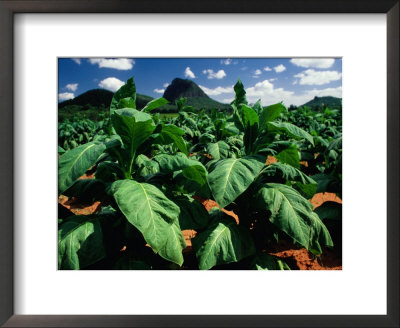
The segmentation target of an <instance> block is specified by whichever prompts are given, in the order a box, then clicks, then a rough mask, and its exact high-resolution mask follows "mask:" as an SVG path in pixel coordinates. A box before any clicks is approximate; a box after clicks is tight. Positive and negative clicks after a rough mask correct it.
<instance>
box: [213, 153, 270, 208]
mask: <svg viewBox="0 0 400 328" xmlns="http://www.w3.org/2000/svg"><path fill="white" fill-rule="evenodd" d="M264 163H265V157H263V156H245V157H242V158H229V159H223V160H220V161H219V162H218V163H217V164H216V166H215V168H214V170H213V171H212V172H211V173H210V174H209V175H208V183H209V185H210V188H211V192H212V194H213V196H214V199H215V201H216V202H217V203H218V204H219V206H220V207H221V208H222V207H225V206H226V205H229V204H230V203H231V202H233V201H234V200H235V199H236V198H237V197H238V196H239V195H240V194H241V193H243V192H244V191H245V190H246V189H247V188H248V187H249V186H250V184H251V183H252V182H253V181H254V179H255V178H256V176H257V175H258V173H259V172H260V171H261V169H262V168H263V167H264Z"/></svg>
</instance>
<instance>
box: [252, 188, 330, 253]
mask: <svg viewBox="0 0 400 328" xmlns="http://www.w3.org/2000/svg"><path fill="white" fill-rule="evenodd" d="M255 205H256V207H257V208H259V209H268V210H269V211H270V212H271V216H270V218H269V219H270V221H271V222H272V223H273V224H274V225H275V226H277V227H278V228H279V229H281V230H282V231H284V232H285V233H286V234H287V235H289V236H290V237H291V238H293V240H295V241H296V242H298V243H299V244H300V245H302V246H304V247H305V248H307V249H308V250H310V251H312V252H313V253H316V254H320V253H322V247H323V246H333V243H332V239H331V237H330V235H329V232H328V229H327V228H326V227H325V225H324V224H323V223H322V221H321V220H320V219H319V217H318V215H317V214H316V213H314V212H313V207H312V205H311V203H310V202H309V201H308V200H307V199H305V198H303V197H302V196H301V195H300V194H299V193H298V192H297V191H296V190H295V189H293V188H292V187H289V186H286V185H284V184H277V183H267V184H265V185H264V187H262V188H261V189H260V190H259V191H258V193H257V195H256V204H255Z"/></svg>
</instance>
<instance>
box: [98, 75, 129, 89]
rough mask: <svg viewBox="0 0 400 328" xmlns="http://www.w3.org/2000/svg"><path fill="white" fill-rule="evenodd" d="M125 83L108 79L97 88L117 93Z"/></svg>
mask: <svg viewBox="0 0 400 328" xmlns="http://www.w3.org/2000/svg"><path fill="white" fill-rule="evenodd" d="M124 84H125V82H122V81H121V80H118V79H117V78H116V77H108V78H106V79H104V80H102V81H100V83H99V87H100V88H103V89H107V90H110V91H112V92H115V91H117V90H118V89H119V88H120V87H122V86H123V85H124Z"/></svg>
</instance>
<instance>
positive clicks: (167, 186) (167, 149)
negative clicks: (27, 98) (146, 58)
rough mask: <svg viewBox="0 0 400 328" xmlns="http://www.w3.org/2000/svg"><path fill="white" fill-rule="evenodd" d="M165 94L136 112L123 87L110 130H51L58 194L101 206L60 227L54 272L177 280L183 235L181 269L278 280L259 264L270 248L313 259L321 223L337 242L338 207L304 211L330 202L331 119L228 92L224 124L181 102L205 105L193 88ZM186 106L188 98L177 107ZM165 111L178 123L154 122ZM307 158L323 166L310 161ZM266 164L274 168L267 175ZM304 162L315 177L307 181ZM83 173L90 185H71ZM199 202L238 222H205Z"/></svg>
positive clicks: (334, 169) (336, 144)
mask: <svg viewBox="0 0 400 328" xmlns="http://www.w3.org/2000/svg"><path fill="white" fill-rule="evenodd" d="M182 81H183V80H182ZM175 84H178V85H179V88H181V89H179V88H172V89H171V88H170V87H171V86H169V87H168V88H169V89H170V91H169V92H166V94H165V95H164V98H159V99H152V98H150V99H148V101H147V103H143V104H140V106H139V104H138V99H139V96H138V95H137V94H136V85H135V83H134V81H133V78H132V79H129V80H128V81H127V83H126V84H125V85H124V86H123V87H121V89H120V90H118V91H117V92H116V93H115V94H114V95H113V97H112V99H111V100H110V107H109V112H108V115H109V118H106V117H105V118H103V119H102V120H100V121H99V122H93V121H90V120H76V121H73V122H64V123H60V124H59V148H58V154H59V156H60V157H59V181H58V184H59V194H62V195H65V196H68V197H75V198H76V199H79V200H80V201H85V202H93V201H94V200H100V201H101V202H102V204H106V205H108V206H107V207H103V209H102V211H101V212H100V213H98V214H95V215H89V216H78V215H72V216H70V217H67V218H65V216H64V215H63V216H62V217H60V219H62V220H60V221H59V248H58V251H59V268H60V269H94V268H97V269H99V268H100V269H118V270H147V269H171V268H174V269H176V268H179V267H182V266H185V265H187V264H186V258H185V256H184V252H183V250H184V249H185V247H186V242H185V240H184V238H183V234H182V230H186V229H189V230H195V231H196V232H197V234H196V236H195V237H194V238H193V239H192V246H193V251H194V253H195V257H196V259H192V260H193V261H195V267H198V268H199V269H204V270H207V269H220V268H243V269H255V270H287V269H289V266H288V265H287V264H286V263H284V262H283V261H282V260H280V259H278V258H276V257H273V256H271V255H269V254H267V253H265V251H264V250H265V245H266V243H267V242H270V241H271V236H279V238H284V239H287V240H288V241H292V242H294V243H296V244H299V245H301V246H302V247H305V248H306V249H308V250H309V251H310V252H312V253H313V254H316V255H318V254H321V252H323V250H324V248H325V247H332V246H333V242H332V238H331V236H330V231H331V230H330V228H327V227H326V226H325V224H324V223H325V222H328V223H329V227H332V229H333V230H332V232H333V233H336V232H337V231H338V229H337V225H335V224H331V223H332V222H338V221H339V220H341V217H340V218H339V213H341V207H335V206H331V207H329V208H328V207H326V206H325V207H320V208H319V209H318V210H317V211H313V208H312V206H311V204H310V202H309V201H308V199H310V198H311V197H312V196H313V195H314V194H315V193H316V192H318V191H327V190H336V192H337V193H338V194H339V195H340V192H341V128H339V127H338V126H337V124H335V122H334V120H335V119H336V115H337V112H335V111H333V110H332V111H331V110H329V109H325V111H324V113H322V114H321V113H319V114H321V115H318V113H314V112H313V111H312V110H311V109H308V108H298V109H297V108H296V109H292V110H291V111H289V112H288V111H287V110H286V108H285V106H284V105H283V104H282V103H277V104H273V105H271V106H267V107H263V106H262V105H261V101H257V102H256V103H255V104H254V105H251V104H249V103H248V101H247V99H246V91H245V88H244V86H243V84H242V83H241V82H240V81H238V83H237V84H236V85H235V86H234V91H235V99H234V101H233V102H232V104H231V108H230V111H231V113H232V114H230V115H227V114H226V112H221V111H219V110H217V109H214V110H211V111H204V110H201V109H202V108H203V107H201V106H198V107H196V106H192V105H191V103H190V101H189V99H195V98H196V96H198V98H201V99H203V100H206V99H209V98H208V97H203V96H202V90H201V89H200V91H201V92H200V91H199V90H198V89H196V88H195V87H194V84H192V83H188V82H181V81H176V83H175ZM175 87H176V86H175ZM185 88H186V89H185ZM171 90H172V91H171ZM167 91H168V89H167ZM178 91H179V92H178ZM175 93H176V94H175ZM189 94H191V96H195V97H191V98H189V99H185V98H182V96H185V95H189ZM171 95H172V96H174V97H175V98H174V97H172V96H171ZM170 96H171V97H170ZM167 99H168V101H170V102H172V103H175V105H170V104H166V102H167ZM160 106H161V107H160ZM165 106H175V108H176V109H177V114H175V115H173V116H171V115H169V116H165V115H159V114H155V113H154V112H155V111H158V110H162V108H163V107H165ZM215 108H217V107H215ZM307 115H311V116H312V117H313V118H312V119H311V120H309V119H308V118H307ZM296 120H298V122H299V125H298V124H297V123H296ZM317 124H320V126H317ZM322 124H324V126H322ZM318 128H320V129H318ZM96 133H97V135H96ZM317 153H318V156H322V158H323V161H319V162H318V161H315V159H316V157H315V154H317ZM268 156H275V158H276V159H277V161H278V162H276V163H272V164H266V163H268V162H266V159H267V157H268ZM304 161H308V163H309V166H308V167H309V168H311V169H312V170H316V171H312V172H311V173H312V174H310V172H307V171H306V168H308V167H305V166H304V165H303V164H302V163H303V162H304ZM323 163H325V165H323ZM89 169H90V172H91V173H94V179H80V178H81V176H82V175H83V174H84V173H85V172H87V170H89ZM198 197H203V198H206V199H208V198H210V199H212V200H214V201H216V202H217V203H218V205H219V206H220V208H224V207H226V208H229V210H232V211H233V212H234V213H236V214H237V215H238V217H239V220H238V221H235V220H233V218H232V217H230V216H228V215H226V214H225V213H224V212H222V211H221V210H219V209H213V210H211V211H210V212H208V211H206V210H205V208H204V206H203V205H202V204H201V203H200V202H199V201H198V199H199V198H198ZM60 215H62V214H61V213H60ZM319 215H321V218H320V217H319ZM335 229H336V230H335ZM336 237H337V236H336V235H335V240H336V239H337V240H339V238H338V237H337V238H336ZM122 247H125V248H126V249H127V250H126V251H125V252H123V253H121V252H120V250H121V248H122Z"/></svg>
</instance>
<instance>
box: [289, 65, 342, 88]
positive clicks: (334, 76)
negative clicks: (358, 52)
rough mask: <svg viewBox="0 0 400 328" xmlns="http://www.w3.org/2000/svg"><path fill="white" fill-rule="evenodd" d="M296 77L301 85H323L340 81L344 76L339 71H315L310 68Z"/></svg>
mask: <svg viewBox="0 0 400 328" xmlns="http://www.w3.org/2000/svg"><path fill="white" fill-rule="evenodd" d="M294 77H297V78H298V79H299V84H301V85H322V84H327V83H330V82H332V81H337V80H340V78H341V77H342V74H341V73H339V72H338V71H315V70H313V69H311V68H310V69H308V70H306V71H304V72H301V73H299V74H296V75H294Z"/></svg>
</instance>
